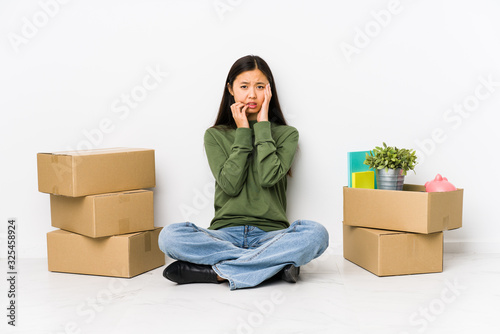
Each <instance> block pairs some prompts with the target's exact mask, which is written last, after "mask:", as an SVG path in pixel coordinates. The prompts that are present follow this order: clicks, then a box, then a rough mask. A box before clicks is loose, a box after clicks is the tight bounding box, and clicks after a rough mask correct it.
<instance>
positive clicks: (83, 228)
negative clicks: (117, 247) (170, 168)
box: [50, 190, 154, 238]
mask: <svg viewBox="0 0 500 334" xmlns="http://www.w3.org/2000/svg"><path fill="white" fill-rule="evenodd" d="M50 213H51V217H52V219H51V220H52V226H54V227H58V228H61V229H63V230H67V231H70V232H75V233H79V234H83V235H86V236H88V237H92V238H97V237H105V236H111V235H117V234H126V233H132V232H139V231H146V230H152V229H154V207H153V192H152V191H150V190H131V191H123V192H116V193H107V194H100V195H89V196H83V197H67V196H60V195H50Z"/></svg>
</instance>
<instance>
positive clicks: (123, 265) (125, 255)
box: [47, 227, 165, 277]
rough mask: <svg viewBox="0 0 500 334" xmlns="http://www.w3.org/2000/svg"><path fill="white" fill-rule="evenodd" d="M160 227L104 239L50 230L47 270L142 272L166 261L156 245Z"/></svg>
mask: <svg viewBox="0 0 500 334" xmlns="http://www.w3.org/2000/svg"><path fill="white" fill-rule="evenodd" d="M161 229H162V228H161V227H159V228H156V229H154V230H152V231H146V232H138V233H132V234H123V235H117V236H112V237H104V238H89V237H86V236H83V235H80V234H76V233H72V232H68V231H64V230H56V231H52V232H49V233H47V255H48V265H49V270H50V271H57V272H66V273H75V274H90V275H102V276H113V277H133V276H136V275H139V274H142V273H144V272H146V271H149V270H152V269H154V268H157V267H160V266H163V265H164V264H165V254H164V253H163V252H162V251H161V250H160V249H159V247H158V235H159V234H160V231H161Z"/></svg>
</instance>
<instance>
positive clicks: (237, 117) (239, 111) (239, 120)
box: [231, 102, 250, 128]
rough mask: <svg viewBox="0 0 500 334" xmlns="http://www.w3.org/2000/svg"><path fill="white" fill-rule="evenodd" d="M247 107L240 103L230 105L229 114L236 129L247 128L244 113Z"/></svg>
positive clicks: (246, 118)
mask: <svg viewBox="0 0 500 334" xmlns="http://www.w3.org/2000/svg"><path fill="white" fill-rule="evenodd" d="M247 109H248V106H247V105H245V104H244V103H241V102H236V103H233V104H232V105H231V112H232V113H233V118H234V121H235V123H236V126H237V127H238V128H249V127H250V125H249V123H248V117H247V114H246V111H247Z"/></svg>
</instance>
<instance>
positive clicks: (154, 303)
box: [0, 252, 500, 334]
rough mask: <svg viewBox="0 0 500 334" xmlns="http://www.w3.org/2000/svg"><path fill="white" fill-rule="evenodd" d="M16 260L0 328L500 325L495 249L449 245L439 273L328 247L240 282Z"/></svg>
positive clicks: (470, 328) (382, 329) (332, 329)
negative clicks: (254, 284)
mask: <svg viewBox="0 0 500 334" xmlns="http://www.w3.org/2000/svg"><path fill="white" fill-rule="evenodd" d="M0 265H1V268H6V263H5V260H3V261H0ZM19 267H20V269H19V275H18V286H17V292H18V298H17V305H18V309H17V326H16V328H12V327H11V326H8V325H7V324H6V323H7V320H8V319H7V318H6V313H7V311H6V308H5V307H2V308H1V309H2V310H4V311H3V312H4V313H5V315H2V316H1V319H3V320H2V325H1V327H0V328H3V329H2V330H1V332H2V333H6V332H7V333H37V334H42V333H51V334H56V333H57V334H61V333H81V334H86V333H92V334H98V333H107V334H112V333H222V334H230V333H231V334H233V333H238V334H240V333H245V334H249V333H265V334H272V333H286V334H291V333H295V334H306V333H311V334H318V333H325V334H326V333H328V334H330V333H384V334H410V333H439V334H441V333H478V334H479V333H481V334H483V333H500V331H499V330H500V254H445V256H444V272H443V273H439V274H424V275H411V276H398V277H385V278H379V277H377V276H375V275H373V274H371V273H369V272H367V271H365V270H364V269H361V268H360V267H358V266H356V265H354V264H352V263H350V262H349V261H346V260H344V259H343V257H342V255H340V254H334V253H332V252H330V253H325V254H324V255H323V256H322V257H321V258H319V259H318V260H316V261H315V262H312V263H310V264H308V265H307V266H304V267H303V268H302V271H301V276H300V277H301V280H300V281H299V282H298V283H297V284H290V283H286V282H282V281H280V282H274V283H268V284H265V285H263V286H260V287H258V288H254V289H245V290H237V291H229V289H228V287H227V285H225V284H220V285H215V284H196V285H193V284H191V285H180V286H179V285H175V284H173V283H171V282H169V281H167V280H165V279H164V278H163V277H162V275H161V274H162V270H163V268H164V267H162V268H158V269H156V270H153V271H150V272H148V273H145V274H142V275H140V276H137V277H135V278H132V279H119V278H109V277H98V276H87V275H74V274H61V273H51V272H48V271H47V267H46V260H43V259H36V260H35V259H33V260H27V259H21V260H20V262H19ZM2 281H3V283H2V285H1V286H2V287H3V288H2V290H5V293H4V291H1V294H2V296H3V298H4V300H5V302H3V303H2V305H7V304H6V303H7V298H6V295H7V286H6V285H5V284H4V283H5V280H2ZM4 329H7V331H5V330H4Z"/></svg>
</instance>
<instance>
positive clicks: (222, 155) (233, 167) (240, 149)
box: [204, 128, 253, 197]
mask: <svg viewBox="0 0 500 334" xmlns="http://www.w3.org/2000/svg"><path fill="white" fill-rule="evenodd" d="M212 131H216V130H212ZM204 142H205V151H206V153H207V158H208V164H209V165H210V169H211V171H212V174H213V175H214V177H215V180H216V181H217V184H218V185H219V186H220V187H221V189H222V191H224V192H225V193H226V194H227V195H228V196H233V197H234V196H237V195H238V194H239V193H240V192H241V189H242V188H243V185H244V183H245V179H246V177H247V174H248V164H249V161H248V157H249V155H250V154H251V152H252V149H253V147H252V131H251V130H250V129H248V128H238V129H236V131H235V137H234V142H233V144H232V146H231V149H230V152H226V150H224V149H223V146H222V145H221V144H220V143H218V141H217V138H216V137H215V136H214V134H213V133H211V129H208V130H207V131H206V132H205V138H204Z"/></svg>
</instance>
